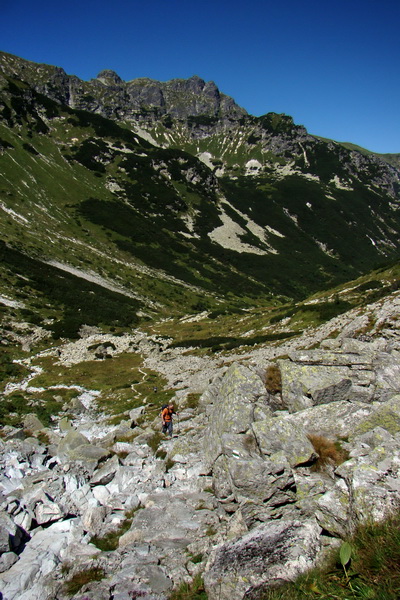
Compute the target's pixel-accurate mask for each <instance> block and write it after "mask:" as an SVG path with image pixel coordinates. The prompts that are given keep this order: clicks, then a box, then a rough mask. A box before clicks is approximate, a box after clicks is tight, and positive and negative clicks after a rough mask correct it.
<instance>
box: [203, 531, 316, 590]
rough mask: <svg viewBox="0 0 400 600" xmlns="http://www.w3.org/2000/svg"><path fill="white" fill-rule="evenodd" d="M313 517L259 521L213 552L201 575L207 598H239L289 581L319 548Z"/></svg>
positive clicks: (305, 567)
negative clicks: (256, 524) (299, 519)
mask: <svg viewBox="0 0 400 600" xmlns="http://www.w3.org/2000/svg"><path fill="white" fill-rule="evenodd" d="M320 532H321V528H320V527H319V526H318V524H317V523H316V521H315V520H312V519H310V520H307V521H305V522H301V521H295V520H288V521H286V520H280V521H276V522H271V523H265V524H263V525H260V526H259V527H258V528H257V529H254V530H252V531H250V532H249V533H247V534H245V535H244V536H242V537H241V538H239V539H236V540H233V541H229V542H226V543H225V544H222V545H221V546H219V547H218V548H217V549H216V551H214V552H213V554H212V556H211V558H210V560H209V562H208V564H207V567H206V572H205V575H204V585H205V588H206V592H207V595H208V599H209V600H242V598H244V597H245V596H246V597H252V596H254V597H255V596H257V597H258V594H261V593H262V592H263V591H264V590H266V589H268V588H271V587H276V586H277V585H278V584H280V583H283V582H285V581H292V580H293V579H295V578H296V577H297V576H298V575H299V574H300V573H302V572H304V571H306V570H307V569H310V568H311V567H312V566H313V565H314V563H315V560H316V557H317V554H318V551H319V550H320Z"/></svg>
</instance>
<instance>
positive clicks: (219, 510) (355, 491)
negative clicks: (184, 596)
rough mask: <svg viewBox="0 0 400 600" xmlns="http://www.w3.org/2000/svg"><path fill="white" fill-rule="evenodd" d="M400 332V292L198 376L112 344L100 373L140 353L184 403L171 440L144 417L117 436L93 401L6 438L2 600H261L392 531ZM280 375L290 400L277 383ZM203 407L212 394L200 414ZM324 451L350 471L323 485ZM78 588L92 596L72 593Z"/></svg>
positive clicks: (157, 352) (125, 340)
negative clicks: (360, 533) (327, 445)
mask: <svg viewBox="0 0 400 600" xmlns="http://www.w3.org/2000/svg"><path fill="white" fill-rule="evenodd" d="M399 316H400V295H399V294H398V293H394V294H392V295H391V296H389V297H387V298H386V299H384V300H380V301H379V302H376V303H375V304H373V305H370V306H369V307H368V310H366V309H363V310H361V309H355V310H353V311H351V312H350V313H346V314H343V315H341V316H339V317H336V318H335V319H333V320H332V321H329V322H328V323H326V324H325V325H323V326H321V327H319V328H317V329H313V330H312V329H310V330H309V331H308V332H306V333H304V334H303V336H299V337H297V338H296V339H293V340H291V341H288V342H285V343H279V344H278V343H275V344H271V345H265V346H260V347H258V349H257V350H253V351H249V352H247V353H246V354H242V355H239V354H237V355H232V354H231V355H229V356H225V357H224V356H222V355H221V354H220V355H218V358H209V357H207V356H198V357H187V360H186V361H185V353H184V350H183V349H179V348H175V349H170V350H166V351H165V352H166V353H165V352H163V348H162V340H157V339H156V338H154V337H153V339H152V338H151V337H149V336H148V335H145V334H144V333H140V332H136V333H132V334H129V335H128V334H126V335H124V336H119V337H113V344H114V345H113V347H111V346H110V345H109V346H108V352H109V353H110V354H111V355H112V357H111V358H109V359H108V360H107V359H104V358H100V357H99V358H97V359H96V360H98V361H103V362H104V368H106V366H107V363H108V362H109V361H112V360H114V359H115V357H116V356H118V353H120V352H123V351H126V350H127V349H129V348H137V347H140V349H141V352H142V354H143V356H144V357H145V365H146V366H151V368H152V369H155V370H158V371H159V372H162V373H163V375H164V377H165V378H166V379H167V381H168V385H169V386H170V387H172V388H173V387H174V386H175V387H176V394H175V404H176V407H177V409H178V410H179V414H178V416H177V417H176V418H175V433H174V437H173V438H172V439H171V440H170V439H167V438H164V437H161V436H160V435H159V433H160V419H159V417H158V416H157V417H156V418H154V413H151V411H150V407H149V406H147V404H146V402H144V403H143V406H140V407H138V408H135V409H132V410H131V411H128V412H127V414H126V419H125V420H124V421H122V422H121V423H120V424H119V425H114V426H113V425H110V423H109V422H108V421H107V420H106V419H105V416H104V415H102V413H101V412H99V411H98V410H96V402H97V400H98V397H99V394H100V392H99V391H96V390H87V389H85V390H83V389H77V390H76V397H75V398H74V399H73V400H72V401H71V403H70V406H69V407H68V413H69V417H68V418H67V417H64V418H61V419H59V420H57V421H54V423H53V424H52V425H51V426H50V427H48V428H44V427H43V424H42V423H40V421H39V420H38V419H37V417H36V416H35V415H28V416H26V418H25V422H24V429H22V428H13V427H10V426H9V427H5V428H4V430H3V437H2V439H1V441H0V449H1V471H0V510H1V512H0V553H1V557H0V569H1V571H2V573H1V588H0V589H1V594H2V599H3V600H56V599H57V600H64V599H66V598H69V597H72V598H76V599H77V600H78V599H79V600H111V599H113V600H131V599H132V598H137V597H139V596H140V597H142V598H144V599H148V600H150V599H154V600H163V599H165V598H167V597H168V595H169V594H170V592H171V591H172V589H173V588H174V587H176V586H178V585H179V584H180V583H181V582H182V581H191V580H192V579H193V577H194V576H195V575H196V574H201V575H202V576H203V577H204V583H205V587H206V590H207V593H208V597H209V599H210V600H220V599H222V600H225V599H228V598H229V600H236V599H237V600H240V599H241V598H243V597H245V596H246V597H249V598H251V597H252V596H254V595H256V593H257V592H258V591H260V590H262V589H263V588H267V587H269V586H274V585H276V584H277V583H279V582H282V581H286V580H291V579H293V578H294V577H295V576H296V574H298V573H300V572H302V571H304V570H305V569H307V568H308V567H310V566H312V565H314V564H316V563H318V562H320V561H322V560H323V558H324V556H326V552H327V551H328V550H329V549H330V548H331V547H333V546H338V545H339V544H340V543H341V541H340V540H341V539H345V538H346V537H347V536H349V535H350V534H351V533H352V531H354V529H355V527H356V526H357V524H359V523H361V522H364V521H366V520H371V519H372V520H377V521H378V520H381V519H383V518H384V517H385V516H387V515H388V514H389V513H390V512H391V511H392V510H393V509H394V508H395V507H397V506H398V503H399V500H400V361H399V358H400V339H399V328H398V327H399ZM338 332H339V333H338ZM96 341H97V342H99V343H101V344H103V347H107V343H108V342H109V336H106V335H103V334H101V333H100V332H93V333H92V334H91V335H89V336H87V337H85V338H82V339H81V340H78V341H76V342H70V343H65V344H62V345H60V346H57V349H55V348H54V349H53V350H52V349H51V348H50V349H49V350H47V351H45V352H47V354H53V355H54V357H55V358H57V361H59V364H60V365H62V364H64V365H65V364H74V363H75V364H76V363H79V362H80V361H83V360H87V358H88V356H89V355H90V354H91V353H92V354H93V350H90V349H89V348H90V347H92V348H93V345H94V343H95V342H96ZM277 357H280V358H277ZM33 358H34V355H33V354H32V356H31V359H32V360H33ZM92 358H94V357H93V356H92ZM275 358H277V361H274V362H272V361H273V359H275ZM25 362H26V364H29V360H28V359H25ZM272 364H274V365H275V367H274V369H275V370H276V365H278V367H279V370H280V374H281V392H280V391H277V390H271V386H270V385H269V384H268V381H267V380H266V373H267V368H268V367H269V366H271V365H272ZM33 375H34V374H33V373H32V377H33ZM29 379H30V378H29V377H28V378H25V379H23V380H21V381H16V380H15V381H14V383H13V385H12V386H10V385H9V386H8V387H6V390H5V397H7V394H10V393H11V392H12V391H13V390H15V389H16V387H18V386H20V387H22V388H24V389H25V391H29V386H30V380H29ZM178 380H180V381H182V380H184V381H185V389H184V390H183V389H182V384H181V383H179V382H178ZM268 388H269V389H270V390H271V391H268ZM54 391H55V393H57V391H56V390H54ZM192 392H202V395H201V397H200V400H199V402H198V405H197V406H194V407H188V404H187V398H188V394H190V393H192ZM132 393H134V385H133V387H132ZM150 414H152V415H153V416H152V417H151V419H150V418H149V415H150ZM309 436H310V437H309ZM312 436H322V437H323V438H327V439H330V440H333V441H338V442H340V445H341V452H342V455H343V459H342V460H343V462H341V464H334V463H333V462H329V461H328V463H326V464H325V465H323V466H322V467H320V468H319V469H318V468H315V467H316V466H317V465H318V456H317V453H316V450H315V447H314V445H313V444H312V443H311V441H310V440H312V439H313V438H312ZM155 442H156V443H155ZM110 532H114V533H115V536H114V546H109V547H107V546H103V549H102V550H100V548H99V547H98V546H101V541H100V543H99V539H100V540H103V542H104V539H105V538H107V534H109V533H110ZM108 539H110V537H109V538H108ZM79 573H80V574H82V573H83V574H84V575H85V574H86V575H89V576H88V580H87V582H86V583H83V584H82V583H81V584H80V585H81V587H79V585H78V587H77V588H74V587H73V586H72V583H73V582H74V581H76V579H77V574H79ZM68 582H69V584H68ZM68 585H69V587H68Z"/></svg>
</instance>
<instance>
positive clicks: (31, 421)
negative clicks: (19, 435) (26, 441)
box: [24, 413, 45, 432]
mask: <svg viewBox="0 0 400 600" xmlns="http://www.w3.org/2000/svg"><path fill="white" fill-rule="evenodd" d="M44 427H45V426H44V425H43V423H42V422H41V421H40V420H39V419H38V418H37V416H36V415H35V414H34V413H29V414H27V415H25V418H24V429H28V430H29V431H32V432H35V431H40V430H41V429H44Z"/></svg>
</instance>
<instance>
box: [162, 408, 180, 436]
mask: <svg viewBox="0 0 400 600" xmlns="http://www.w3.org/2000/svg"><path fill="white" fill-rule="evenodd" d="M175 414H177V413H176V412H175V409H174V405H173V404H172V403H170V404H168V405H167V406H165V407H164V408H163V410H162V413H161V418H162V432H163V433H168V434H169V437H171V438H172V415H175Z"/></svg>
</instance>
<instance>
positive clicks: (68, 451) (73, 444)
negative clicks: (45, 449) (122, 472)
mask: <svg viewBox="0 0 400 600" xmlns="http://www.w3.org/2000/svg"><path fill="white" fill-rule="evenodd" d="M57 454H58V456H59V457H60V458H61V459H63V460H73V461H85V462H92V463H97V462H98V461H99V460H101V459H103V458H106V457H107V456H109V455H110V453H109V451H108V450H105V449H104V448H101V447H100V446H95V445H93V444H91V443H90V442H89V440H88V439H87V437H85V436H84V435H83V434H82V433H80V432H79V431H75V430H70V431H68V433H67V435H66V436H65V437H64V438H63V439H62V440H61V442H60V443H59V444H58V449H57Z"/></svg>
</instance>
